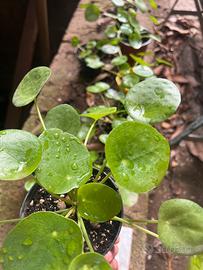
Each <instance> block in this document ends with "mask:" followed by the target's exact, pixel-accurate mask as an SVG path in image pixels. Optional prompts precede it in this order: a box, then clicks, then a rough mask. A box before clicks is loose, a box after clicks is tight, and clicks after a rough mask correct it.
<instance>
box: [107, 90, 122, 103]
mask: <svg viewBox="0 0 203 270" xmlns="http://www.w3.org/2000/svg"><path fill="white" fill-rule="evenodd" d="M105 96H106V97H107V98H110V99H114V100H117V101H120V102H121V103H124V101H125V94H124V93H122V92H119V91H116V90H114V89H111V88H110V89H108V90H107V91H106V93H105Z"/></svg>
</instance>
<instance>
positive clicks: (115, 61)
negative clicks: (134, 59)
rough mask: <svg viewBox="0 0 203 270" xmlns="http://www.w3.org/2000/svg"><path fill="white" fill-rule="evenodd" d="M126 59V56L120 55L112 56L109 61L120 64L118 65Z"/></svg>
mask: <svg viewBox="0 0 203 270" xmlns="http://www.w3.org/2000/svg"><path fill="white" fill-rule="evenodd" d="M127 61H128V58H127V56H125V55H121V56H117V57H115V58H113V60H112V61H111V63H112V65H114V66H120V65H123V64H125V63H126V62H127Z"/></svg>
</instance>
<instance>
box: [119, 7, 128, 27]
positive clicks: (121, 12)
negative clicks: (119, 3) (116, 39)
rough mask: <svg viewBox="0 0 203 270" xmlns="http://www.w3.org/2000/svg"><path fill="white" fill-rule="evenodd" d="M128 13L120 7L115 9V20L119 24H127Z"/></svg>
mask: <svg viewBox="0 0 203 270" xmlns="http://www.w3.org/2000/svg"><path fill="white" fill-rule="evenodd" d="M128 16H129V15H128V12H127V11H126V10H125V9H124V8H122V7H119V8H118V9H117V19H118V21H119V22H122V23H127V22H128Z"/></svg>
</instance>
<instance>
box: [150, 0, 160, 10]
mask: <svg viewBox="0 0 203 270" xmlns="http://www.w3.org/2000/svg"><path fill="white" fill-rule="evenodd" d="M149 4H150V6H151V7H152V8H153V9H157V8H158V5H157V3H156V1H155V0H149Z"/></svg>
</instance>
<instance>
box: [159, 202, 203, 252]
mask: <svg viewBox="0 0 203 270" xmlns="http://www.w3.org/2000/svg"><path fill="white" fill-rule="evenodd" d="M158 234H159V237H160V240H161V242H162V243H163V244H164V246H165V247H166V248H167V249H169V250H171V251H172V252H173V253H176V254H180V255H194V254H198V253H201V252H203V209H202V207H200V206H199V205H198V204H196V203H194V202H192V201H189V200H185V199H172V200H168V201H165V202H164V203H163V204H162V205H161V207H160V209H159V222H158Z"/></svg>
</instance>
